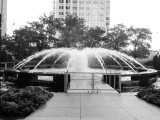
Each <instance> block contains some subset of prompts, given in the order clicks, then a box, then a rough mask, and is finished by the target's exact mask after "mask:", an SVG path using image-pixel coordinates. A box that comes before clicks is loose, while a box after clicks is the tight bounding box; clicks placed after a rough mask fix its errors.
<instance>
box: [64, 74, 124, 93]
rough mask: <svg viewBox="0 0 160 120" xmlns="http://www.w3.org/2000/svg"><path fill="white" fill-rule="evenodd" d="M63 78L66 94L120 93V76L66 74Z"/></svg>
mask: <svg viewBox="0 0 160 120" xmlns="http://www.w3.org/2000/svg"><path fill="white" fill-rule="evenodd" d="M69 75H70V77H68V76H69ZM65 76H66V77H65V78H66V80H65V89H66V90H65V91H66V92H67V93H109V92H112V93H117V92H119V93H120V92H121V75H120V74H117V73H115V74H113V73H112V74H111V73H110V74H108V73H107V74H104V73H90V72H88V73H87V72H66V74H65ZM68 78H70V79H68Z"/></svg>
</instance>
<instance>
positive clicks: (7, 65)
mask: <svg viewBox="0 0 160 120" xmlns="http://www.w3.org/2000/svg"><path fill="white" fill-rule="evenodd" d="M14 66H15V62H1V63H0V69H1V70H7V69H12V68H13V67H14Z"/></svg>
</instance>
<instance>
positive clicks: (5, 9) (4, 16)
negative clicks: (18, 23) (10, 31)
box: [0, 0, 7, 36]
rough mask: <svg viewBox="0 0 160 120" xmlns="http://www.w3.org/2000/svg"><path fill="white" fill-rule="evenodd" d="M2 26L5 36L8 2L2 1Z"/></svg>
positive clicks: (0, 8)
mask: <svg viewBox="0 0 160 120" xmlns="http://www.w3.org/2000/svg"><path fill="white" fill-rule="evenodd" d="M0 24H1V25H0V29H1V36H4V35H5V34H6V30H7V0H0Z"/></svg>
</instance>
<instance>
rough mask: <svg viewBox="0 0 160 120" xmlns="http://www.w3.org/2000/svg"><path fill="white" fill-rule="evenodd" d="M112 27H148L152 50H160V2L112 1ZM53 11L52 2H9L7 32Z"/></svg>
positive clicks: (15, 0) (49, 0)
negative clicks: (116, 25)
mask: <svg viewBox="0 0 160 120" xmlns="http://www.w3.org/2000/svg"><path fill="white" fill-rule="evenodd" d="M110 1H111V11H110V17H111V26H113V25H115V24H118V23H123V24H125V25H127V26H130V25H134V26H135V27H146V28H149V29H150V30H151V31H152V32H153V37H152V38H153V40H152V49H154V50H155V49H160V45H159V44H158V43H160V0H110ZM51 10H52V0H8V13H7V14H8V16H7V17H8V18H7V19H8V21H7V30H8V33H9V34H10V33H11V31H13V30H14V29H16V28H19V27H20V26H23V25H25V24H26V23H27V21H30V22H32V21H35V20H38V17H39V16H40V15H42V14H43V13H46V14H49V13H50V11H51Z"/></svg>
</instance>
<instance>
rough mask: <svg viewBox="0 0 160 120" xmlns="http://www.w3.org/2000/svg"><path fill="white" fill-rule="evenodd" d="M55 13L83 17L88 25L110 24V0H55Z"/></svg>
mask: <svg viewBox="0 0 160 120" xmlns="http://www.w3.org/2000/svg"><path fill="white" fill-rule="evenodd" d="M53 14H54V15H55V17H56V18H60V19H64V18H65V16H66V15H67V14H72V15H75V16H78V17H82V18H84V19H85V21H86V25H87V26H88V27H96V26H99V27H101V28H107V27H108V26H109V25H110V0H53Z"/></svg>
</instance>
